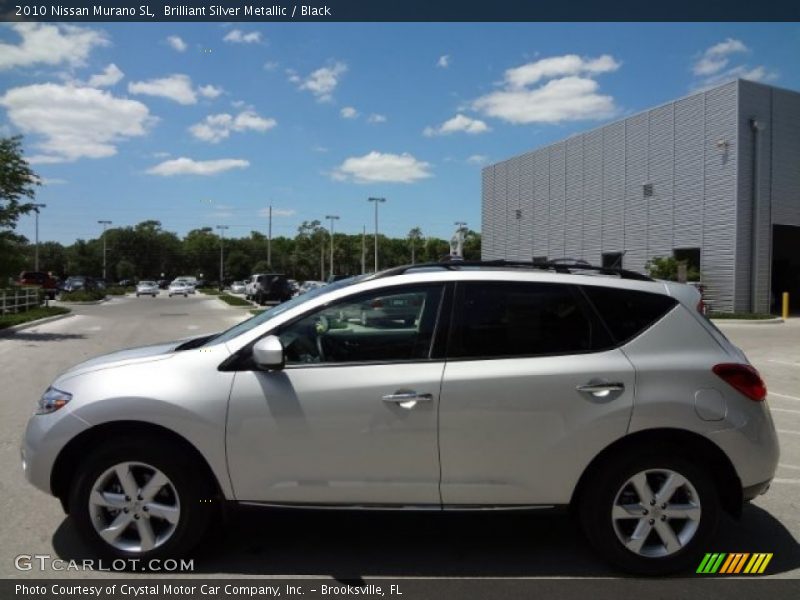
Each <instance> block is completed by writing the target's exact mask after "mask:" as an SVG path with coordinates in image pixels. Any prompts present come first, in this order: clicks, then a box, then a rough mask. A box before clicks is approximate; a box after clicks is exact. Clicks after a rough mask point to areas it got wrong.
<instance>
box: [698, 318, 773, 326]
mask: <svg viewBox="0 0 800 600" xmlns="http://www.w3.org/2000/svg"><path fill="white" fill-rule="evenodd" d="M711 322H712V323H714V325H726V324H730V325H780V324H781V323H784V322H785V321H784V320H783V319H781V318H780V317H776V318H774V319H711Z"/></svg>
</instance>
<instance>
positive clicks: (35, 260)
mask: <svg viewBox="0 0 800 600" xmlns="http://www.w3.org/2000/svg"><path fill="white" fill-rule="evenodd" d="M46 206H47V204H34V205H33V210H34V211H35V212H36V245H35V246H34V248H33V252H34V254H33V270H34V271H38V270H39V209H40V208H45V207H46Z"/></svg>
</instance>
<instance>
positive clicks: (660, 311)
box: [582, 285, 678, 344]
mask: <svg viewBox="0 0 800 600" xmlns="http://www.w3.org/2000/svg"><path fill="white" fill-rule="evenodd" d="M582 289H583V292H584V293H585V294H586V296H587V297H588V298H589V301H590V302H591V303H592V304H593V305H594V307H595V308H596V309H597V312H598V313H599V315H600V317H601V318H602V319H603V321H604V322H605V324H606V326H607V327H608V329H609V331H610V332H611V335H613V336H614V340H615V341H616V342H617V344H624V343H625V342H627V341H629V340H632V339H633V338H635V337H636V336H638V335H639V334H640V333H642V332H643V331H644V330H645V329H647V328H649V327H650V326H651V325H652V324H653V323H655V322H656V321H658V320H659V319H660V318H661V317H663V316H664V315H665V314H667V313H668V312H669V311H670V310H672V309H673V308H674V307H675V305H676V304H678V301H677V300H675V298H672V297H671V296H665V295H663V294H653V293H650V292H641V291H637V290H625V289H618V288H608V287H602V286H594V285H586V286H582Z"/></svg>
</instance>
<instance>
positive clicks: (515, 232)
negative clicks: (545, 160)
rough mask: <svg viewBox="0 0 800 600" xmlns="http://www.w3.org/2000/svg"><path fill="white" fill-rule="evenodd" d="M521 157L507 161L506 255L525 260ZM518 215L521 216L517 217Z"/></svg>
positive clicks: (509, 257) (512, 258)
mask: <svg viewBox="0 0 800 600" xmlns="http://www.w3.org/2000/svg"><path fill="white" fill-rule="evenodd" d="M520 184H521V182H520V159H519V158H512V159H511V160H509V161H507V162H506V185H507V187H506V253H505V254H506V257H507V258H508V259H509V260H523V258H521V255H522V218H521V217H522V213H521V212H519V213H518V212H517V211H519V210H520V198H519V190H520ZM517 215H519V216H520V218H517Z"/></svg>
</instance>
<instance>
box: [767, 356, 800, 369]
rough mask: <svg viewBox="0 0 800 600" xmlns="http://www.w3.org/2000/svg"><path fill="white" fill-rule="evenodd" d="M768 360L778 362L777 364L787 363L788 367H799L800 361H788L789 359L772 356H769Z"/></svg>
mask: <svg viewBox="0 0 800 600" xmlns="http://www.w3.org/2000/svg"><path fill="white" fill-rule="evenodd" d="M769 362H771V363H776V364H779V365H788V366H790V367H800V363H799V362H789V361H786V360H775V359H773V358H770V359H769Z"/></svg>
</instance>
